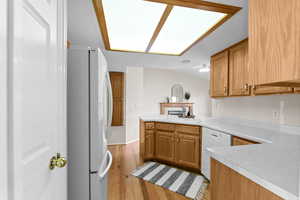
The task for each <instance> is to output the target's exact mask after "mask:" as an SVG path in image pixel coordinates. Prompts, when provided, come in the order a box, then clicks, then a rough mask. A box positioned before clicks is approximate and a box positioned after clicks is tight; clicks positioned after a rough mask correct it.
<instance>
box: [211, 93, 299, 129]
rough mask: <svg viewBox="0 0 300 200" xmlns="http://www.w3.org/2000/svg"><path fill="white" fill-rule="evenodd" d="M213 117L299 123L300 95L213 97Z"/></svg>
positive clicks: (287, 123) (289, 123)
mask: <svg viewBox="0 0 300 200" xmlns="http://www.w3.org/2000/svg"><path fill="white" fill-rule="evenodd" d="M212 114H213V116H214V117H228V116H229V117H234V118H242V119H250V120H259V121H267V122H273V123H278V124H285V125H298V126H299V125H300V95H299V94H286V95H270V96H255V97H236V98H224V99H214V100H213V101H212Z"/></svg>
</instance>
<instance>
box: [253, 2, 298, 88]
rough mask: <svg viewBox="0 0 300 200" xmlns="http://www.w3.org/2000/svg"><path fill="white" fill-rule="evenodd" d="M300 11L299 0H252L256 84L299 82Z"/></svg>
mask: <svg viewBox="0 0 300 200" xmlns="http://www.w3.org/2000/svg"><path fill="white" fill-rule="evenodd" d="M299 10H300V1H299V0H289V1H288V3H287V1H283V0H268V1H262V0H251V1H249V60H250V67H253V68H254V69H255V77H256V78H255V85H259V84H272V83H273V85H274V86H275V83H278V82H281V83H284V82H286V83H287V84H288V81H291V82H292V81H293V80H297V82H298V83H299V81H300V67H299V66H300V56H299V55H300V46H299V44H300V37H299V35H300V29H299V27H300V20H299V19H300V12H299ZM277 86H280V85H277Z"/></svg>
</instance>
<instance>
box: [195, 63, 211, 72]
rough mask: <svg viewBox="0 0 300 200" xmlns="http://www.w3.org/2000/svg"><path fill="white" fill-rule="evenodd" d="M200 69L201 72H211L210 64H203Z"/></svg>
mask: <svg viewBox="0 0 300 200" xmlns="http://www.w3.org/2000/svg"><path fill="white" fill-rule="evenodd" d="M198 71H199V72H200V73H204V72H209V71H210V67H209V65H206V64H203V65H202V68H200V69H199V70H198Z"/></svg>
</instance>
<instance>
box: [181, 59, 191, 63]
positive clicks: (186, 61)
mask: <svg viewBox="0 0 300 200" xmlns="http://www.w3.org/2000/svg"><path fill="white" fill-rule="evenodd" d="M190 62H191V60H188V59H186V60H182V61H181V63H183V64H188V63H190Z"/></svg>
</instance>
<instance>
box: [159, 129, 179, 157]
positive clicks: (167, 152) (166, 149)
mask: <svg viewBox="0 0 300 200" xmlns="http://www.w3.org/2000/svg"><path fill="white" fill-rule="evenodd" d="M155 150H156V151H155V153H156V158H158V159H161V160H165V161H174V160H175V142H174V132H165V131H156V144H155Z"/></svg>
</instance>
